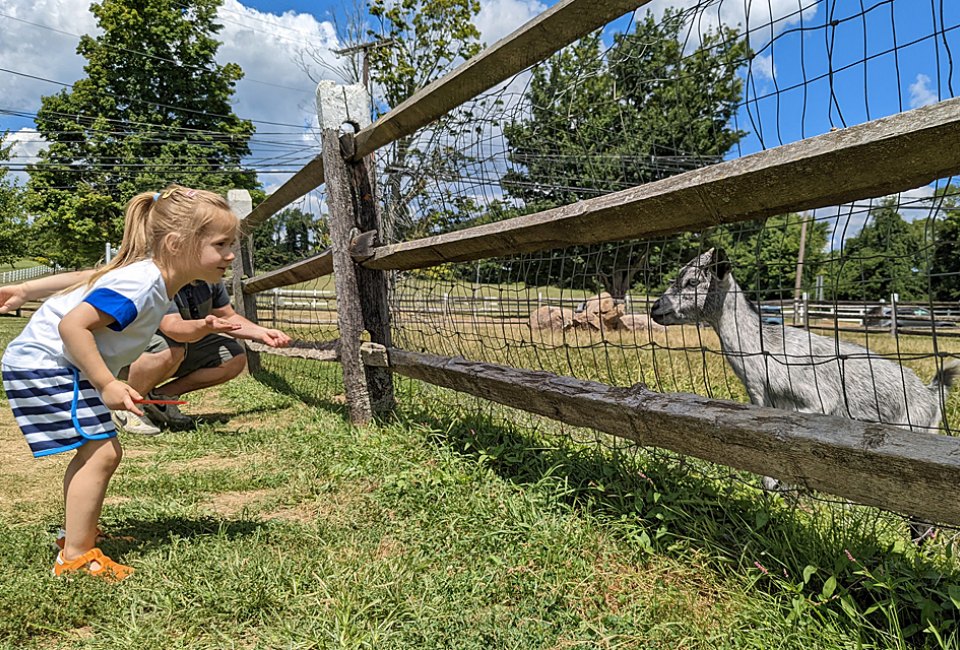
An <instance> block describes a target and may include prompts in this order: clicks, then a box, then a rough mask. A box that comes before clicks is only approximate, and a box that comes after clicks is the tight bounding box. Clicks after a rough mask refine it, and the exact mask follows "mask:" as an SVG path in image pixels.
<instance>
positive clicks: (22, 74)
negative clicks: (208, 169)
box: [0, 68, 301, 128]
mask: <svg viewBox="0 0 960 650" xmlns="http://www.w3.org/2000/svg"><path fill="white" fill-rule="evenodd" d="M0 72H6V73H8V74H12V75H16V76H18V77H26V78H28V79H35V80H37V81H43V82H46V83H52V84H57V85H58V86H64V87H65V88H73V84H68V83H64V82H62V81H56V80H54V79H47V78H45V77H38V76H37V75H32V74H27V73H26V72H18V71H16V70H10V69H8V68H0ZM101 92H103V93H104V94H106V95H109V96H111V97H115V98H116V99H122V100H124V101H127V102H139V103H141V104H147V105H148V106H156V107H158V108H166V109H169V110H174V111H183V112H185V113H193V114H196V115H203V116H204V117H218V118H222V119H227V120H232V119H237V120H245V121H249V122H252V123H254V124H270V125H272V126H289V127H292V128H301V127H298V126H297V125H295V124H285V123H283V122H269V121H267V120H252V119H248V118H243V117H240V116H238V115H233V116H230V115H220V114H219V113H208V112H207V111H200V110H196V109H193V108H186V107H185V106H176V105H173V104H161V103H160V102H151V101H149V100H146V99H138V98H136V97H125V96H123V95H117V94H116V93H111V92H109V91H105V90H104V91H101Z"/></svg>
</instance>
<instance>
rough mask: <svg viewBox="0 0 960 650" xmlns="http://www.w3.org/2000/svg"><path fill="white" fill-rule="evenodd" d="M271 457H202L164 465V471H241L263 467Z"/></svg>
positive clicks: (257, 455)
mask: <svg viewBox="0 0 960 650" xmlns="http://www.w3.org/2000/svg"><path fill="white" fill-rule="evenodd" d="M270 458H272V456H271V457H268V456H265V455H264V454H262V453H257V454H241V455H239V456H229V457H225V456H201V457H200V458H192V459H190V460H185V461H181V462H176V463H168V464H167V465H164V467H163V471H164V472H166V473H168V474H183V473H185V472H206V471H218V470H228V469H241V468H245V467H252V466H256V465H262V464H263V463H264V462H266V461H267V460H269V459H270Z"/></svg>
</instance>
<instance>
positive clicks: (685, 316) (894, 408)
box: [650, 249, 960, 527]
mask: <svg viewBox="0 0 960 650" xmlns="http://www.w3.org/2000/svg"><path fill="white" fill-rule="evenodd" d="M650 316H651V317H652V318H653V320H654V321H655V322H657V323H659V324H661V325H676V324H681V323H697V322H700V321H704V322H706V323H708V324H709V325H710V326H711V327H712V328H713V330H714V331H715V332H716V333H717V336H718V337H719V338H720V345H721V347H722V349H723V356H724V357H725V358H726V360H727V362H728V363H729V364H730V366H731V367H732V368H733V371H734V373H735V374H736V375H737V377H738V378H739V379H740V381H741V382H743V385H744V387H745V388H746V389H747V395H749V397H750V401H751V402H752V403H753V404H756V405H758V406H770V407H774V408H779V409H786V410H792V411H799V412H802V413H822V414H827V415H840V416H844V417H848V418H851V419H854V420H862V421H865V422H878V423H885V424H891V425H895V426H898V427H901V428H905V429H909V430H911V431H937V430H938V429H939V427H940V421H941V419H942V416H941V411H940V404H941V399H942V397H943V395H942V394H941V393H942V392H943V393H945V392H947V391H949V389H950V387H951V386H952V384H953V382H954V380H955V379H956V378H957V377H958V376H960V364H956V363H954V364H948V365H946V366H944V368H943V369H942V370H940V371H938V372H937V374H936V376H935V377H934V378H933V381H932V382H931V383H930V385H929V386H926V385H924V384H923V383H922V382H921V381H920V378H919V377H917V375H916V373H914V372H913V370H910V369H909V368H905V367H903V366H901V365H900V364H898V363H895V362H894V361H891V360H890V359H886V358H884V357H881V356H879V355H876V354H874V353H872V352H870V351H869V350H868V349H866V348H864V347H861V346H859V345H856V344H855V343H850V342H846V341H841V340H839V339H832V338H827V337H825V336H820V335H818V334H813V333H811V332H808V331H804V330H799V329H794V328H791V327H784V326H782V325H771V324H764V323H762V321H761V316H760V312H759V311H758V310H757V308H756V307H755V306H754V305H753V304H752V303H751V302H750V301H749V300H747V298H746V297H745V296H744V294H743V291H742V290H741V289H740V287H739V285H737V281H736V280H735V279H734V277H733V274H732V273H731V269H730V262H729V261H728V260H727V257H726V255H725V254H724V252H723V250H722V249H711V250H709V251H707V252H705V253H703V254H702V255H700V256H699V257H696V258H694V259H693V260H691V261H690V262H689V263H688V264H687V265H686V266H684V267H683V268H682V269H680V273H679V274H678V276H677V278H676V280H675V281H674V282H673V283H672V284H671V285H670V286H669V287H668V288H667V290H666V292H665V293H664V294H663V295H662V296H660V298H659V299H658V300H657V301H656V302H655V303H654V305H653V308H652V310H651V312H650ZM763 486H764V488H766V489H768V490H775V489H777V488H779V482H778V481H776V480H775V479H772V478H770V477H764V479H763ZM911 527H913V526H911Z"/></svg>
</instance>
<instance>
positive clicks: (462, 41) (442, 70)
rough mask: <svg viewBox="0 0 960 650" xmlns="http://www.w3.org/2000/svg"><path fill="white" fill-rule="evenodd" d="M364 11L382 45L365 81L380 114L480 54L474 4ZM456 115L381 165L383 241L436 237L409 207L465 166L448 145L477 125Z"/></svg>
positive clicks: (475, 0) (425, 1) (421, 2)
mask: <svg viewBox="0 0 960 650" xmlns="http://www.w3.org/2000/svg"><path fill="white" fill-rule="evenodd" d="M369 7H370V15H371V16H373V17H374V18H375V19H376V20H377V21H378V22H379V28H378V29H376V30H370V31H369V32H368V35H369V36H370V37H371V38H375V39H378V41H379V42H380V43H382V45H381V46H379V47H374V48H371V49H370V50H369V66H370V73H371V79H372V81H373V82H374V83H375V84H376V85H377V87H378V88H379V90H380V92H381V93H382V101H383V106H380V107H379V108H380V109H381V110H382V112H386V110H389V109H390V108H392V107H395V106H398V105H399V104H400V103H402V102H403V101H404V100H405V99H407V98H408V97H410V96H411V95H413V94H414V93H415V92H417V91H418V90H420V89H421V88H424V87H425V86H427V85H428V84H429V83H430V82H431V81H433V80H435V79H438V78H440V77H442V76H443V75H445V74H446V73H447V72H449V71H450V70H452V69H453V68H454V67H455V66H456V65H458V64H460V63H462V62H463V61H465V60H467V59H469V58H470V57H472V56H476V55H477V54H479V53H480V51H481V50H482V49H483V44H482V43H481V42H480V31H479V30H478V29H477V27H476V26H475V25H474V23H473V18H474V17H475V16H476V15H477V12H479V11H480V2H479V0H400V1H399V2H394V1H393V0H370V3H369ZM463 111H467V112H469V108H466V109H465V108H461V109H460V112H461V113H462V112H463ZM456 113H457V112H455V113H454V114H452V115H448V116H446V117H444V118H441V119H440V120H438V121H437V122H435V123H434V124H432V125H430V126H429V127H427V128H426V129H423V130H421V131H420V132H418V133H416V134H413V135H410V136H405V137H402V138H400V139H398V140H397V141H395V142H394V143H392V144H391V145H390V147H389V149H388V151H387V158H386V162H385V165H384V173H385V177H386V178H385V190H386V191H385V195H384V197H383V201H384V214H383V217H384V228H385V230H386V237H387V238H389V239H407V238H411V237H418V236H424V235H426V234H429V233H430V232H431V231H434V230H436V228H435V224H432V223H431V222H430V221H429V220H423V218H422V217H423V212H424V211H423V210H417V209H415V208H414V207H413V206H415V205H416V204H417V202H418V200H419V199H422V197H423V196H424V192H425V191H426V189H427V187H428V186H429V185H433V184H437V183H439V184H441V185H443V184H448V183H450V182H452V181H454V180H456V179H457V178H459V176H460V169H461V166H462V165H463V164H464V163H465V162H467V161H468V158H467V157H466V156H465V155H463V153H461V152H460V151H459V150H458V148H457V147H455V146H451V144H450V143H451V142H452V141H453V140H455V138H456V136H457V134H459V133H461V132H463V131H464V130H466V129H470V128H474V126H475V125H471V124H470V123H469V121H467V120H462V119H459V118H458V116H457V114H456ZM468 117H469V116H468Z"/></svg>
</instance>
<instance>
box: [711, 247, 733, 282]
mask: <svg viewBox="0 0 960 650" xmlns="http://www.w3.org/2000/svg"><path fill="white" fill-rule="evenodd" d="M712 261H713V266H714V273H716V274H717V277H718V278H720V279H721V280H722V279H724V278H725V277H727V274H728V273H730V260H729V259H728V258H727V253H726V251H724V250H723V249H722V248H715V249H713V260H712Z"/></svg>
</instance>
